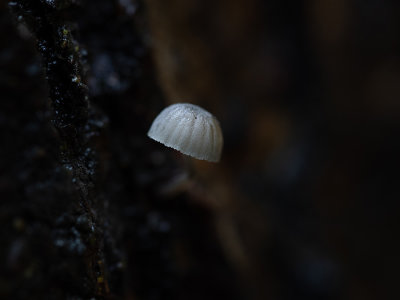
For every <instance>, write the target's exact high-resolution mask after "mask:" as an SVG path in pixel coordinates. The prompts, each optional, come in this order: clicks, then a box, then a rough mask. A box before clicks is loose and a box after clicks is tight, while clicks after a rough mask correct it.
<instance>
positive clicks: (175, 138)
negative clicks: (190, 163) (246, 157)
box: [147, 103, 223, 162]
mask: <svg viewBox="0 0 400 300" xmlns="http://www.w3.org/2000/svg"><path fill="white" fill-rule="evenodd" d="M147 135H148V136H149V137H150V138H152V139H153V140H156V141H157V142H160V143H162V144H164V145H165V146H168V147H171V148H173V149H175V150H178V151H180V152H182V153H184V154H187V155H190V156H192V157H194V158H197V159H202V160H207V161H211V162H218V161H219V159H220V157H221V151H222V146H223V137H222V131H221V127H220V126H219V122H218V120H217V119H216V118H215V117H214V116H213V115H212V114H210V113H209V112H208V111H206V110H204V109H203V108H201V107H200V106H197V105H194V104H189V103H177V104H172V105H170V106H168V107H167V108H165V109H164V110H163V111H162V112H161V113H160V114H159V115H158V116H157V117H156V118H155V120H154V121H153V124H152V125H151V127H150V130H149V132H148V133H147Z"/></svg>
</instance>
